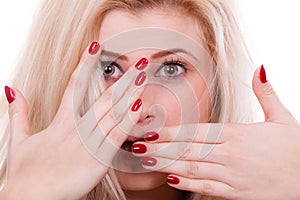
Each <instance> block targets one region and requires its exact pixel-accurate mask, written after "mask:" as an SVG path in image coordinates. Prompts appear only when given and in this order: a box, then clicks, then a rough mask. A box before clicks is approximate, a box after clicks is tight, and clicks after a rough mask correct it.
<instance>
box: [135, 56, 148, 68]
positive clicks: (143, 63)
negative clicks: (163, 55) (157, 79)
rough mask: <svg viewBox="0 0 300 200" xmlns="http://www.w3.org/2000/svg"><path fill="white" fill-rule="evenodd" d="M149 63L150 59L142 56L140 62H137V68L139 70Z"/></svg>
mask: <svg viewBox="0 0 300 200" xmlns="http://www.w3.org/2000/svg"><path fill="white" fill-rule="evenodd" d="M147 65H148V59H147V58H142V59H141V60H140V61H139V62H138V63H136V65H135V68H136V69H137V70H143V69H145V68H146V67H147Z"/></svg>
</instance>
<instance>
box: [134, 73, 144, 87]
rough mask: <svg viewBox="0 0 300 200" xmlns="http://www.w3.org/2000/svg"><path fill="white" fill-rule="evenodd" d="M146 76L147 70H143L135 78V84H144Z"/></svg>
mask: <svg viewBox="0 0 300 200" xmlns="http://www.w3.org/2000/svg"><path fill="white" fill-rule="evenodd" d="M146 78H147V74H146V72H141V73H140V74H139V75H138V76H137V78H136V79H135V85H136V86H140V85H142V84H143V83H144V82H145V80H146Z"/></svg>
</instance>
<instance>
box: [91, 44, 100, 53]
mask: <svg viewBox="0 0 300 200" xmlns="http://www.w3.org/2000/svg"><path fill="white" fill-rule="evenodd" d="M99 49H100V44H99V43H98V42H93V43H92V44H91V46H90V48H89V54H91V55H95V54H96V53H98V51H99Z"/></svg>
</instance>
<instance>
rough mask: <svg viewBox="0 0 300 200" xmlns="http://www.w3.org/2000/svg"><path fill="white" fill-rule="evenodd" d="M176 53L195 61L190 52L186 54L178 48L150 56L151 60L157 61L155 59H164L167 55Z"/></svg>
mask: <svg viewBox="0 0 300 200" xmlns="http://www.w3.org/2000/svg"><path fill="white" fill-rule="evenodd" d="M176 53H185V54H187V55H190V56H191V57H193V58H194V59H196V60H197V58H196V56H194V55H193V54H191V53H190V52H188V51H186V50H184V49H180V48H177V49H169V50H163V51H160V52H158V53H155V54H153V55H152V56H151V58H152V59H157V58H162V57H165V56H168V55H171V54H176Z"/></svg>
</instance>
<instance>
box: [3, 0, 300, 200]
mask: <svg viewBox="0 0 300 200" xmlns="http://www.w3.org/2000/svg"><path fill="white" fill-rule="evenodd" d="M36 19H37V21H36V22H35V27H33V29H32V30H33V31H32V37H30V38H29V46H28V49H27V50H26V53H25V54H24V56H23V58H22V59H21V61H20V68H19V72H18V74H17V75H16V79H15V83H14V88H10V87H6V88H5V89H6V95H7V100H8V102H9V103H10V105H9V113H10V137H11V139H10V142H9V144H7V141H8V139H7V138H8V135H9V133H8V132H9V131H8V129H7V131H6V134H5V135H3V139H2V141H3V144H6V145H8V155H7V158H8V165H7V169H5V166H6V165H4V164H2V169H3V170H2V172H3V175H4V173H5V172H7V184H6V185H5V186H4V187H3V190H2V191H1V193H0V197H1V199H2V198H3V199H16V198H18V197H19V195H22V197H23V198H24V199H80V198H81V199H154V198H156V199H188V198H192V199H200V198H206V197H205V196H207V197H208V196H211V197H219V198H226V199H283V198H285V199H297V198H299V196H300V195H299V194H298V191H297V187H296V186H297V183H298V178H297V177H299V170H298V169H299V166H300V160H299V158H297V154H298V153H299V152H300V149H299V147H298V141H299V140H300V138H299V137H300V136H299V132H300V128H299V124H298V123H297V121H296V120H295V119H294V118H293V117H292V116H291V115H290V114H289V112H288V111H287V110H286V109H285V108H284V106H283V105H281V103H280V101H279V100H278V98H277V97H276V95H275V93H274V92H273V90H272V88H271V85H270V83H269V82H268V81H267V79H266V74H265V70H264V68H263V67H261V68H259V69H257V70H256V71H255V73H254V78H253V89H254V92H255V94H256V95H257V97H258V100H259V101H260V103H261V106H262V108H263V110H264V112H265V117H266V122H264V123H256V124H241V123H245V122H251V120H252V119H251V117H252V116H251V115H252V111H251V106H249V105H251V104H250V103H251V101H250V99H251V96H250V94H249V92H250V89H249V88H248V85H249V77H250V75H249V73H248V72H249V71H250V70H251V61H250V59H249V56H248V55H247V51H246V48H245V46H244V43H243V41H242V39H241V36H240V33H239V29H238V26H237V24H236V22H235V19H234V16H233V13H232V10H231V9H230V5H229V3H228V1H221V0H218V1H212V0H201V1H200V0H198V1H196V0H184V1H183V0H180V1H179V0H178V1H176V0H161V1H160V0H157V1H151V0H140V1H137V0H104V1H92V0H90V1H87V0H78V1H76V2H74V1H58V0H57V1H55V0H53V1H45V2H44V3H43V4H42V6H41V9H40V12H39V16H37V18H36ZM90 41H99V43H100V44H101V45H100V44H99V43H98V42H92V43H90ZM89 43H90V44H89ZM88 44H89V45H88ZM86 46H88V48H87V49H85V47H86ZM84 49H85V50H84ZM82 52H83V53H82ZM81 54H83V55H82V56H81ZM80 56H81V59H80V61H79V58H80ZM99 60H100V61H99ZM16 88H18V89H20V90H21V91H22V93H21V92H19V90H18V89H16ZM22 94H24V96H25V98H26V101H25V98H24V97H23V95H22ZM248 101H249V102H248ZM25 102H27V103H28V106H27V105H26V103H25ZM245 105H247V106H245ZM27 113H28V118H27ZM238 123H239V124H238ZM34 133H35V134H34ZM283 134H284V135H283ZM285 135H287V136H286V137H284V136H285ZM6 145H1V154H2V155H1V163H4V160H5V152H6V151H5V149H6V148H5V146H6ZM131 151H132V153H133V154H132V153H131ZM149 153H150V154H149ZM140 157H141V159H139V158H140ZM140 161H141V162H140ZM110 167H111V168H110ZM278 170H283V171H282V172H283V173H281V174H278ZM270 183H272V184H270ZM1 195H2V196H1Z"/></svg>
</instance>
